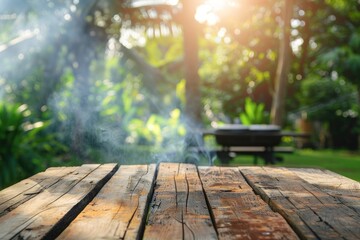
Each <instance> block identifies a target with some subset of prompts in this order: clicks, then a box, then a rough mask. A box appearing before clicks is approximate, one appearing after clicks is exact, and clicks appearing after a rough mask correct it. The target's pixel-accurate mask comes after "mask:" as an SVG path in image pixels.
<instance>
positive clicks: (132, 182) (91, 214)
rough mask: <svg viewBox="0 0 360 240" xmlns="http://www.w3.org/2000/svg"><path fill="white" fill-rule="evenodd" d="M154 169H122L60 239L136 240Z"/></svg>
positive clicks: (131, 167) (144, 214) (147, 200)
mask: <svg viewBox="0 0 360 240" xmlns="http://www.w3.org/2000/svg"><path fill="white" fill-rule="evenodd" d="M155 168H156V166H155V165H154V164H152V165H149V166H147V165H133V166H121V167H120V168H119V170H118V171H117V172H116V173H115V175H114V176H113V177H112V178H111V179H110V180H109V182H107V184H106V185H105V186H104V187H103V188H102V189H101V191H100V192H99V194H98V195H97V196H96V197H95V198H94V199H93V200H92V201H91V202H90V203H89V204H88V206H87V207H86V208H85V209H84V210H83V211H82V212H81V213H80V214H79V216H77V218H76V219H75V220H74V221H73V222H72V223H71V224H70V225H69V226H68V227H67V228H66V229H65V230H64V232H62V233H61V235H60V236H59V239H139V237H140V235H139V234H141V232H140V230H141V229H140V227H141V225H142V224H144V222H142V220H143V219H145V218H146V212H145V211H146V205H147V204H148V202H149V200H150V199H149V198H150V191H151V188H152V184H153V181H154V175H155Z"/></svg>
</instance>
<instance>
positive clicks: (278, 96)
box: [271, 0, 294, 126]
mask: <svg viewBox="0 0 360 240" xmlns="http://www.w3.org/2000/svg"><path fill="white" fill-rule="evenodd" d="M293 4H294V3H293V0H284V12H283V35H282V39H281V42H280V50H279V58H278V59H279V60H278V65H277V69H276V76H275V92H274V96H273V104H272V108H271V123H272V124H276V125H279V126H282V124H283V119H284V111H285V98H286V88H287V83H288V74H289V70H290V58H291V48H290V30H291V29H290V28H291V26H290V21H291V17H292V11H293Z"/></svg>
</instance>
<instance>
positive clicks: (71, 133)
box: [0, 0, 211, 164]
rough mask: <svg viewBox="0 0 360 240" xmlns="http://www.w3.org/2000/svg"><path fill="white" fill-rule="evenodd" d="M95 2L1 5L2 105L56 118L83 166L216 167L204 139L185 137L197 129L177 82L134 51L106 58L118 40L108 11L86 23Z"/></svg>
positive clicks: (97, 13) (62, 138) (56, 126)
mask: <svg viewBox="0 0 360 240" xmlns="http://www.w3.org/2000/svg"><path fill="white" fill-rule="evenodd" d="M95 2H96V1H82V2H81V3H80V1H76V0H73V1H46V4H44V3H43V2H39V1H30V0H29V1H26V2H25V3H23V4H20V3H18V2H17V1H10V0H8V1H5V2H4V3H2V11H1V12H0V25H1V26H0V27H2V29H3V30H2V35H1V36H4V37H2V38H0V56H1V58H2V59H6V60H5V61H4V64H3V65H2V66H1V67H0V89H1V90H0V97H1V99H3V100H5V101H9V100H10V101H28V102H22V103H26V104H27V105H29V106H30V107H32V111H33V112H35V113H36V112H37V113H38V114H37V115H36V117H38V118H44V117H49V116H50V117H52V119H50V120H51V121H52V123H53V124H52V127H51V131H54V132H56V134H57V136H58V139H59V141H61V142H62V143H64V144H65V145H66V146H68V148H69V151H71V152H72V153H74V154H76V155H77V156H78V157H79V158H81V160H82V161H84V162H87V161H93V160H94V159H95V160H96V161H103V162H120V163H123V164H134V163H151V162H152V163H153V162H160V161H161V162H163V161H179V162H180V161H184V160H185V161H190V162H199V161H200V158H205V159H206V160H205V162H207V161H208V159H210V160H211V156H210V155H209V154H207V151H205V149H200V150H201V151H199V148H198V146H202V137H201V134H200V133H198V132H196V133H189V132H188V134H185V129H186V128H187V126H191V125H192V124H190V123H189V122H188V120H187V119H186V117H185V116H183V115H182V114H181V111H180V109H181V108H182V103H181V101H180V100H179V99H178V97H177V96H176V95H177V94H176V83H177V81H176V80H175V81H174V80H172V81H167V79H166V78H164V77H163V76H162V75H161V73H160V72H159V70H158V69H156V68H150V67H149V66H148V65H146V64H144V63H142V64H143V65H141V64H137V63H139V62H136V60H134V59H130V58H129V51H130V52H131V53H132V54H133V53H134V51H131V49H130V50H129V49H128V50H126V49H124V48H123V49H122V50H125V51H120V53H122V54H118V55H116V54H113V55H111V54H106V53H108V52H109V48H107V47H108V45H107V44H112V45H113V44H114V39H116V38H108V37H109V35H106V34H108V33H107V32H106V31H105V30H104V28H103V27H102V24H103V21H104V19H103V18H104V16H103V15H104V14H105V13H104V12H101V11H100V10H99V11H98V10H92V12H93V13H94V14H93V15H91V16H88V17H86V13H87V12H89V11H90V9H92V8H94V6H95V5H94V4H95ZM21 3H22V2H21ZM95 9H96V6H95ZM115 35H116V34H115ZM109 39H111V41H109V42H108V40H109ZM118 44H119V45H120V48H116V47H112V48H113V50H117V51H119V49H120V50H121V44H120V43H118ZM126 53H128V54H126ZM133 55H134V54H133ZM134 56H135V55H134ZM137 58H138V59H139V56H137ZM140 59H141V58H140ZM134 63H135V64H134ZM136 66H144V67H143V69H145V71H143V72H141V71H140V70H139V69H138V68H136ZM160 88H161V89H165V91H164V90H159V89H160ZM183 94H184V92H183ZM24 96H31V97H24ZM189 140H191V142H193V143H194V144H192V145H193V146H192V147H191V148H189V147H186V144H185V143H186V142H187V141H189ZM199 153H200V154H199Z"/></svg>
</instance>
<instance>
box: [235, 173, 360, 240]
mask: <svg viewBox="0 0 360 240" xmlns="http://www.w3.org/2000/svg"><path fill="white" fill-rule="evenodd" d="M239 169H240V170H241V172H242V173H243V175H244V176H245V178H246V180H247V181H248V182H249V184H250V185H251V186H252V187H253V189H254V190H255V191H256V192H257V193H258V194H260V195H261V196H262V197H263V199H264V200H265V201H267V202H268V204H269V205H270V206H271V207H272V208H273V210H275V211H278V212H279V213H280V214H281V215H283V216H284V218H286V219H287V221H288V222H289V223H290V225H291V226H292V227H293V229H294V230H295V231H296V232H297V233H298V234H299V235H300V237H301V238H304V239H360V216H359V215H358V214H357V213H356V212H355V211H354V210H353V209H351V208H349V207H348V206H346V205H345V204H343V203H342V202H340V201H339V200H338V199H337V198H334V197H332V196H330V195H329V194H327V193H326V192H324V191H322V190H321V189H319V188H318V187H316V186H314V185H312V184H310V183H309V182H307V181H305V180H303V179H302V178H300V177H298V176H297V175H296V174H295V173H293V172H291V171H289V170H287V169H284V168H260V167H241V168H239Z"/></svg>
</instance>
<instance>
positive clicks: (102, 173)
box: [0, 164, 117, 239]
mask: <svg viewBox="0 0 360 240" xmlns="http://www.w3.org/2000/svg"><path fill="white" fill-rule="evenodd" d="M116 168H117V165H116V164H105V165H101V166H100V165H83V166H81V167H80V168H78V169H77V170H75V171H74V172H72V173H71V174H69V175H66V176H65V177H63V178H62V179H61V180H59V181H58V182H56V183H55V184H53V185H52V186H51V187H49V188H47V189H46V190H44V191H42V192H40V193H39V194H37V195H36V196H35V197H33V198H32V199H31V201H27V202H25V203H23V204H21V205H20V206H18V207H17V208H16V209H14V210H13V211H11V212H9V213H8V214H6V215H4V216H2V217H1V218H0V239H12V238H16V239H53V238H54V237H56V236H57V235H58V234H59V233H60V232H61V231H62V230H64V229H65V228H66V226H67V225H68V224H69V223H70V222H71V221H72V220H73V219H74V218H75V216H76V215H77V214H78V213H79V212H80V211H81V210H82V209H83V208H84V207H85V206H86V204H87V203H89V202H90V201H91V199H92V198H93V197H94V195H95V194H96V193H97V192H98V190H99V189H100V188H101V187H102V186H103V185H104V184H105V182H106V181H107V180H108V178H110V176H111V175H112V174H113V172H114V171H115V170H116Z"/></svg>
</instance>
